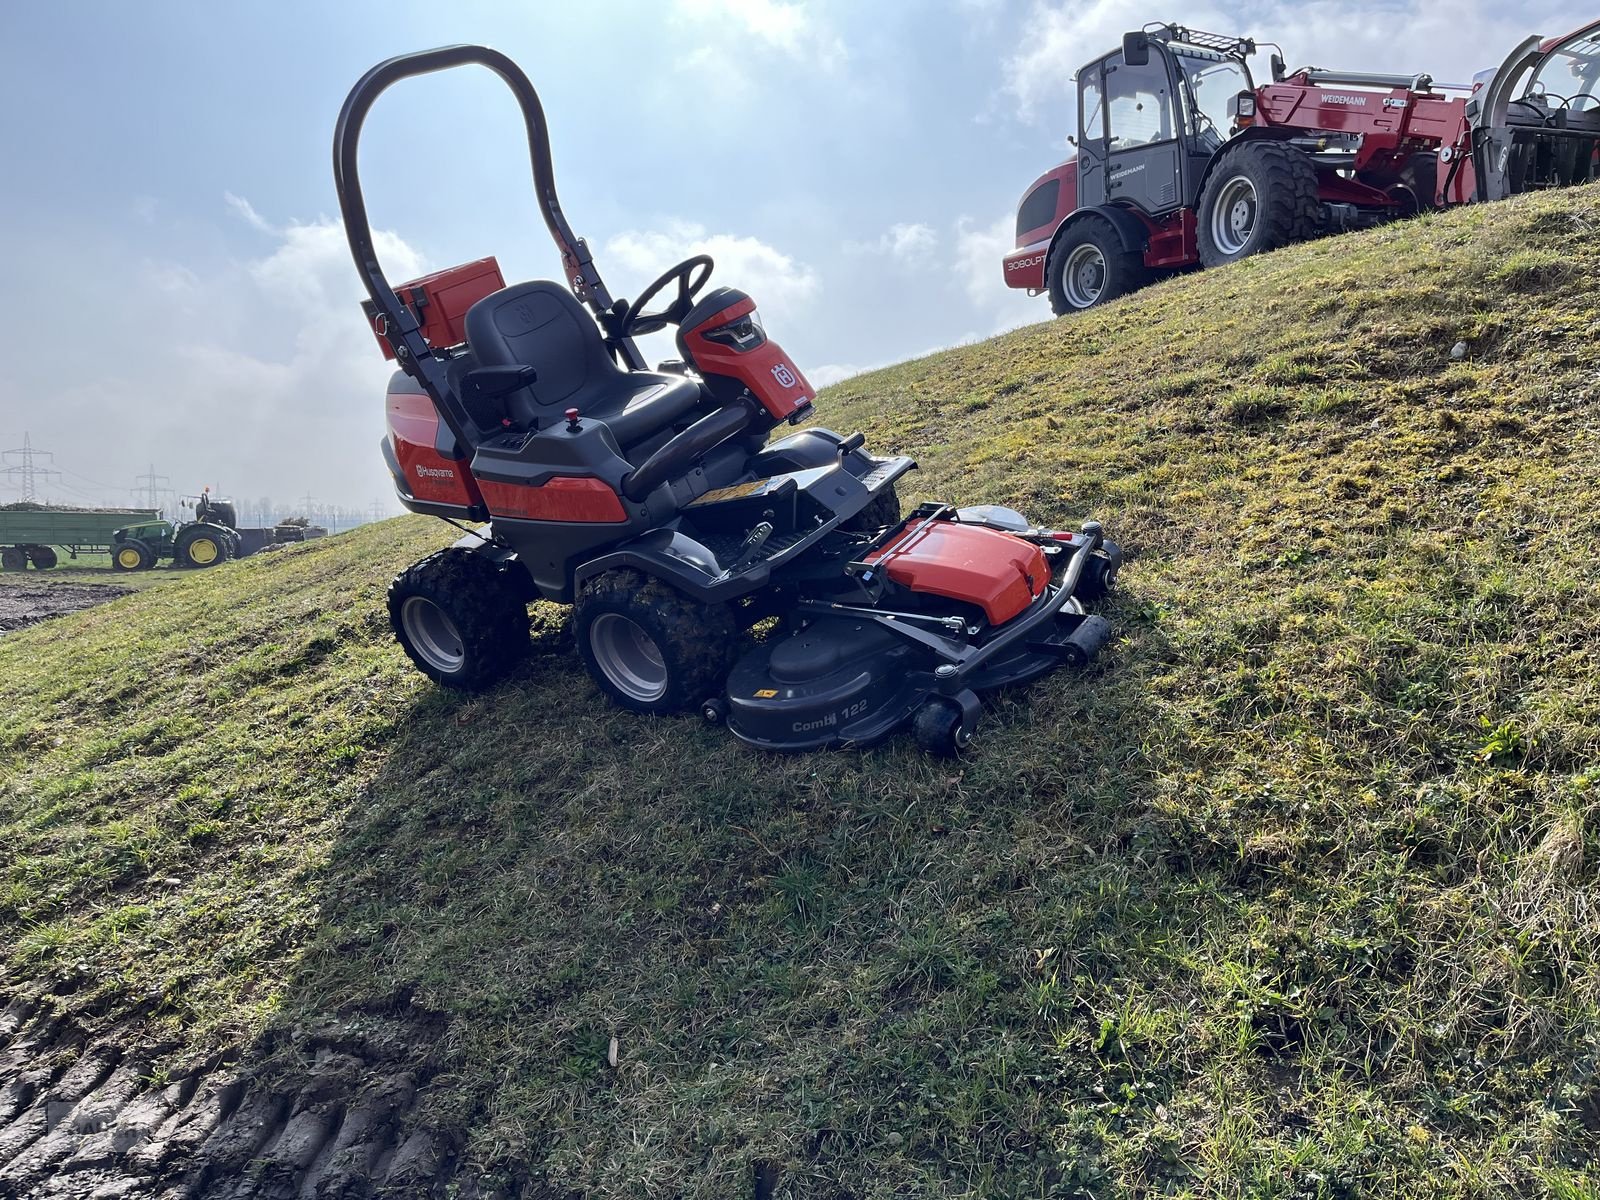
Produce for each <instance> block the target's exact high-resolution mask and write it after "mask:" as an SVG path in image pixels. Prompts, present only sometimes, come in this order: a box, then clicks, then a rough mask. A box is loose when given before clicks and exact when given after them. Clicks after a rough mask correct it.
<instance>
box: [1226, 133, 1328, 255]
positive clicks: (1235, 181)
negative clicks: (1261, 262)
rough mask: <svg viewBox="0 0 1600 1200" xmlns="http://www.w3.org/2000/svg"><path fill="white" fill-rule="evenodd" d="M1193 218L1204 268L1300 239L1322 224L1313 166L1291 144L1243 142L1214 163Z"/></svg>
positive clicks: (1302, 239)
mask: <svg viewBox="0 0 1600 1200" xmlns="http://www.w3.org/2000/svg"><path fill="white" fill-rule="evenodd" d="M1195 218H1196V220H1195V224H1196V225H1197V227H1198V234H1199V249H1200V261H1201V263H1203V264H1204V265H1205V266H1208V267H1220V266H1221V265H1222V264H1223V263H1230V262H1237V261H1239V259H1241V258H1248V257H1250V255H1252V254H1262V253H1264V252H1266V251H1268V250H1277V249H1279V248H1280V247H1283V246H1288V245H1291V244H1293V243H1294V242H1303V241H1306V240H1307V239H1309V238H1312V237H1315V236H1316V235H1317V233H1318V231H1319V230H1320V229H1321V227H1322V200H1321V199H1320V198H1319V196H1318V193H1317V169H1316V167H1314V166H1312V164H1311V160H1310V159H1309V158H1307V157H1306V156H1305V155H1304V154H1302V153H1301V152H1300V151H1299V150H1296V149H1294V148H1293V147H1292V146H1285V145H1283V144H1282V143H1279V142H1246V143H1245V144H1244V145H1242V146H1237V147H1235V148H1234V149H1232V150H1230V151H1228V152H1227V153H1226V154H1225V155H1223V156H1222V160H1221V161H1220V162H1218V163H1217V165H1216V169H1215V170H1213V171H1212V173H1211V178H1210V179H1208V180H1206V186H1205V187H1204V188H1203V189H1202V190H1201V192H1200V203H1199V205H1198V206H1197V211H1196V213H1195Z"/></svg>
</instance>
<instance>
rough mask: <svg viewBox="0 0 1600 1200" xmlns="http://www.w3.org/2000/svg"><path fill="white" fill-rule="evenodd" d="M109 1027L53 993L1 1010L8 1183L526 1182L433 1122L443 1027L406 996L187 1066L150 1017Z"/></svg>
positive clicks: (229, 1194)
mask: <svg viewBox="0 0 1600 1200" xmlns="http://www.w3.org/2000/svg"><path fill="white" fill-rule="evenodd" d="M94 1024H95V1022H93V1021H92V1020H88V1021H85V1020H83V1019H80V1018H77V1017H74V1016H71V1015H69V1014H68V1013H67V1012H66V1011H65V1009H64V1007H63V1006H62V1005H61V1004H60V1002H59V999H58V998H57V997H49V996H47V997H43V998H41V999H21V998H18V999H12V1000H11V1001H10V1003H9V1005H8V1006H7V1007H6V1008H5V1010H4V1012H3V1014H0V1196H7V1197H10V1196H15V1197H27V1198H33V1197H38V1198H40V1200H44V1198H46V1197H48V1198H52V1200H55V1198H64V1197H74V1198H77V1200H112V1198H119V1200H180V1198H182V1200H191V1198H198V1197H215V1198H217V1200H243V1198H245V1197H249V1198H252V1200H290V1198H310V1200H335V1198H340V1200H343V1198H347V1197H348V1198H355V1197H379V1196H393V1197H445V1196H449V1197H457V1198H459V1200H473V1198H480V1200H488V1198H489V1197H503V1196H510V1195H516V1194H520V1189H517V1188H516V1187H515V1185H511V1187H510V1188H509V1189H506V1188H504V1187H496V1186H493V1185H491V1184H489V1183H487V1182H486V1181H484V1180H483V1179H481V1178H480V1177H479V1176H478V1173H477V1172H476V1171H474V1170H473V1169H472V1168H471V1167H470V1166H469V1165H467V1164H465V1163H462V1162H460V1161H459V1160H458V1158H457V1156H456V1154H455V1153H454V1150H453V1147H452V1145H451V1142H450V1140H449V1139H448V1138H447V1137H445V1136H444V1135H442V1134H440V1133H439V1132H438V1131H437V1130H436V1129H433V1128H430V1127H429V1126H428V1125H427V1124H426V1123H425V1122H424V1121H423V1120H422V1119H421V1117H420V1113H419V1110H420V1105H419V1098H420V1097H422V1096H423V1095H424V1094H425V1093H426V1090H427V1087H428V1084H429V1081H430V1080H431V1078H432V1076H433V1074H434V1072H435V1070H436V1069H437V1068H436V1067H435V1066H434V1065H433V1059H434V1054H433V1050H434V1046H435V1045H436V1043H437V1037H438V1034H439V1032H440V1030H439V1029H438V1022H437V1019H436V1018H435V1017H434V1016H433V1014H429V1013H424V1012H420V1011H418V1010H416V1009H413V1008H411V1007H410V1006H409V1005H407V1004H405V1003H404V1002H399V1003H397V1005H396V1006H395V1007H394V1008H393V1009H391V1010H389V1011H386V1012H381V1013H377V1012H362V1013H355V1014H350V1015H348V1016H347V1017H345V1018H342V1019H341V1020H339V1021H337V1022H333V1023H330V1024H329V1026H328V1027H327V1028H325V1029H321V1030H317V1031H313V1032H306V1033H302V1034H299V1035H294V1036H284V1035H279V1036H278V1037H276V1038H274V1039H272V1040H270V1041H269V1042H267V1043H265V1044H261V1045H256V1046H252V1047H250V1048H249V1050H248V1052H247V1053H244V1054H239V1053H232V1054H224V1055H218V1056H213V1057H212V1058H210V1059H208V1060H205V1061H200V1062H193V1063H190V1064H188V1065H186V1066H182V1067H177V1068H161V1069H158V1068H157V1066H156V1064H158V1063H165V1062H169V1061H171V1060H173V1059H174V1058H178V1059H181V1057H182V1055H181V1052H180V1051H177V1049H176V1048H175V1047H174V1046H173V1045H171V1044H167V1045H151V1044H149V1043H147V1042H145V1043H141V1042H139V1041H137V1040H136V1038H137V1032H136V1030H137V1026H136V1025H131V1024H127V1023H122V1024H115V1025H111V1026H109V1027H107V1028H102V1029H100V1030H96V1029H95V1028H94ZM246 1063H258V1064H272V1066H271V1068H270V1069H269V1068H267V1067H258V1068H256V1069H255V1070H254V1071H252V1070H251V1069H249V1068H247V1067H246V1066H245V1065H243V1064H246Z"/></svg>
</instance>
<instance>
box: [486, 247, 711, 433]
mask: <svg viewBox="0 0 1600 1200" xmlns="http://www.w3.org/2000/svg"><path fill="white" fill-rule="evenodd" d="M466 324H467V345H468V347H469V348H470V349H471V351H472V358H473V360H474V361H475V362H476V363H477V364H478V365H479V366H484V367H510V366H528V367H532V368H534V370H536V371H537V372H538V373H539V375H538V379H537V380H536V381H535V382H534V384H533V385H532V386H530V387H525V388H520V389H518V390H517V391H514V392H511V393H510V394H508V395H507V396H505V397H504V404H505V413H504V415H505V417H506V418H507V419H509V420H510V421H512V422H513V423H514V424H515V425H517V426H519V427H521V428H525V429H543V428H545V427H547V426H549V425H553V424H555V423H556V422H557V421H561V420H565V413H566V410H567V409H569V408H575V409H577V410H578V413H579V415H581V416H583V417H586V418H588V419H589V420H592V421H602V422H604V423H605V425H606V427H607V428H608V429H610V430H611V436H612V437H614V438H615V439H616V441H617V445H618V447H619V448H620V449H622V450H624V451H626V450H627V449H628V448H629V447H632V446H636V445H638V444H639V443H641V442H644V441H647V440H648V439H650V438H652V437H654V436H655V435H656V434H658V433H661V432H663V431H664V430H666V429H668V428H669V427H671V426H672V424H673V423H674V422H676V421H678V420H679V419H680V418H682V417H684V416H685V415H687V414H688V413H690V412H692V411H693V410H694V408H695V407H696V406H697V405H698V404H699V403H700V401H701V399H702V397H703V393H702V392H701V390H700V385H699V384H698V383H696V382H695V381H694V380H692V379H685V378H684V377H683V376H681V375H659V374H656V373H655V372H653V371H627V370H624V369H623V368H622V367H619V366H618V365H617V364H616V361H615V360H614V359H612V357H611V355H610V354H609V353H608V352H607V351H606V346H605V341H604V340H603V339H602V338H601V336H600V329H599V327H598V326H597V325H595V323H594V318H593V317H591V316H590V315H589V313H588V310H586V309H585V308H584V307H583V305H581V304H579V303H578V300H577V298H576V297H574V296H573V294H572V293H571V292H569V291H567V289H566V288H564V287H563V286H561V285H560V284H559V283H552V282H550V281H549V280H545V279H539V280H534V281H532V282H530V283H519V284H514V285H513V286H511V287H508V288H503V289H501V290H500V291H498V292H495V293H494V294H493V295H490V296H485V297H484V298H483V299H482V300H479V301H478V302H477V303H476V304H474V305H473V306H472V307H471V308H470V309H468V310H467V323H466Z"/></svg>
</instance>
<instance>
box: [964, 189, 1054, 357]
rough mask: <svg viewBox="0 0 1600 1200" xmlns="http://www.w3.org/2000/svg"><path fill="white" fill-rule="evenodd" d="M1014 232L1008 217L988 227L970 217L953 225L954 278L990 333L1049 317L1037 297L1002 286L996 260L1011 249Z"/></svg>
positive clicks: (1000, 273) (1001, 278)
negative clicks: (954, 240)
mask: <svg viewBox="0 0 1600 1200" xmlns="http://www.w3.org/2000/svg"><path fill="white" fill-rule="evenodd" d="M1015 231H1016V220H1015V219H1014V218H1013V217H1011V216H1009V215H1007V216H1003V217H1001V218H1000V219H999V220H997V221H994V222H992V223H989V224H984V223H982V222H980V221H975V220H973V219H972V218H971V217H962V218H961V219H960V220H959V221H957V222H956V254H955V270H956V276H957V279H958V280H959V282H960V283H961V286H962V288H963V289H964V290H965V291H966V293H967V297H968V298H969V299H970V300H971V301H972V304H973V306H974V307H975V308H977V309H978V310H979V312H981V313H982V314H983V315H984V317H985V318H986V319H987V320H989V321H990V322H991V326H990V330H991V332H999V331H1000V330H1002V329H1014V328H1016V327H1017V326H1018V325H1025V324H1028V323H1030V322H1032V321H1040V320H1043V319H1044V318H1045V317H1048V316H1049V315H1050V309H1049V307H1048V305H1045V304H1044V301H1042V300H1040V299H1039V298H1038V297H1037V296H1029V295H1028V294H1027V293H1026V292H1023V291H1019V290H1017V289H1015V288H1009V287H1007V286H1006V283H1005V273H1004V270H1003V268H1002V267H1001V265H1000V260H1001V258H1002V257H1004V256H1005V254H1007V253H1008V252H1009V251H1010V250H1011V249H1012V247H1013V246H1014V244H1015V242H1016V239H1015V237H1014V236H1013V235H1014V234H1015ZM1041 306H1043V307H1042V308H1041ZM982 336H987V335H982Z"/></svg>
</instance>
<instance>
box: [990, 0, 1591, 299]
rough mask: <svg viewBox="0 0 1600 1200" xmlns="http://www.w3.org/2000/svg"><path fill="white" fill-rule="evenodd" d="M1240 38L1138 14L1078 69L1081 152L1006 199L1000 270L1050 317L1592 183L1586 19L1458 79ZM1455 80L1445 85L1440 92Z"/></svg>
mask: <svg viewBox="0 0 1600 1200" xmlns="http://www.w3.org/2000/svg"><path fill="white" fill-rule="evenodd" d="M1255 52H1256V42H1255V41H1254V40H1253V39H1251V38H1244V37H1230V36H1223V35H1220V34H1213V33H1205V32H1202V31H1200V30H1194V29H1187V28H1185V27H1183V26H1181V25H1170V24H1169V25H1159V26H1147V27H1146V28H1145V29H1143V30H1139V31H1136V32H1133V33H1128V34H1126V35H1124V37H1123V39H1122V45H1121V46H1120V47H1119V48H1118V49H1116V50H1113V51H1111V52H1110V53H1108V54H1105V55H1102V56H1101V57H1100V58H1098V59H1095V60H1094V61H1093V62H1091V63H1089V64H1088V65H1087V66H1085V67H1084V68H1083V69H1082V70H1081V71H1079V72H1078V132H1077V136H1076V137H1075V138H1073V139H1072V141H1073V142H1074V144H1075V145H1076V147H1077V154H1076V155H1075V156H1074V157H1073V158H1071V159H1069V160H1068V161H1066V162H1064V163H1062V164H1060V165H1059V166H1057V167H1055V168H1053V169H1051V170H1050V171H1047V172H1046V173H1045V174H1044V175H1042V176H1040V177H1039V178H1038V179H1037V180H1035V181H1034V183H1033V184H1032V186H1030V187H1029V188H1028V190H1027V192H1026V193H1025V195H1024V198H1023V200H1022V203H1021V205H1020V206H1019V208H1018V211H1017V228H1016V248H1015V249H1014V250H1012V251H1011V252H1010V253H1009V254H1007V255H1006V256H1005V258H1004V264H1003V265H1004V271H1005V280H1006V284H1007V286H1009V287H1014V288H1025V289H1027V290H1028V292H1029V293H1030V294H1039V293H1048V295H1049V297H1050V303H1051V307H1052V308H1053V309H1054V310H1055V312H1056V313H1057V314H1058V315H1059V314H1064V313H1069V312H1075V311H1079V310H1082V309H1086V308H1092V307H1093V306H1095V305H1097V304H1104V303H1106V302H1107V301H1109V300H1113V299H1115V298H1116V297H1118V296H1122V295H1125V294H1127V293H1128V292H1131V291H1134V290H1135V289H1137V288H1140V287H1143V286H1144V285H1145V284H1147V283H1150V282H1152V281H1154V280H1155V279H1157V278H1160V277H1161V276H1162V275H1164V274H1167V273H1169V272H1171V271H1175V270H1180V269H1183V268H1187V267H1192V266H1195V265H1201V266H1206V267H1214V266H1219V265H1221V264H1223V263H1227V262H1232V261H1234V260H1236V259H1240V258H1245V257H1247V256H1249V255H1252V254H1258V253H1261V252H1263V251H1267V250H1273V249H1277V248H1278V247H1280V246H1285V245H1288V244H1290V243H1293V242H1297V241H1303V240H1305V239H1307V238H1311V237H1315V236H1318V235H1320V234H1323V233H1329V232H1338V231H1342V230H1347V229H1358V228H1363V227H1366V226H1369V225H1375V224H1378V223H1380V222H1383V221H1387V220H1392V219H1394V218H1397V217H1406V216H1413V215H1415V214H1417V213H1419V212H1423V211H1426V210H1429V209H1437V208H1445V207H1449V206H1452V205H1457V204H1465V203H1469V202H1471V201H1477V200H1499V199H1504V198H1505V197H1507V196H1512V195H1515V194H1517V193H1520V192H1526V191H1533V190H1538V189H1544V188H1553V187H1565V186H1570V185H1573V184H1579V183H1586V182H1589V181H1591V180H1594V179H1597V178H1600V21H1592V22H1590V23H1588V24H1587V25H1585V26H1583V27H1582V28H1580V29H1578V30H1575V31H1574V32H1572V33H1569V34H1567V35H1565V36H1563V37H1556V38H1548V39H1544V38H1539V37H1530V38H1528V39H1527V40H1525V41H1524V42H1523V43H1522V44H1521V45H1520V46H1518V47H1517V48H1516V49H1515V50H1514V51H1512V53H1511V54H1510V55H1509V56H1508V57H1507V58H1506V60H1505V61H1504V62H1503V63H1502V64H1501V65H1500V67H1499V68H1498V69H1495V70H1489V71H1482V72H1480V73H1479V74H1478V75H1477V76H1476V77H1475V78H1474V80H1473V81H1472V84H1471V86H1470V88H1469V87H1465V86H1461V87H1457V86H1452V85H1441V84H1438V83H1436V82H1435V81H1434V80H1433V79H1432V77H1431V76H1428V75H1425V74H1418V75H1388V74H1376V73H1372V72H1364V71H1329V70H1323V69H1320V68H1316V67H1302V68H1299V69H1297V70H1293V71H1290V70H1288V69H1286V68H1285V65H1284V62H1283V59H1282V57H1281V52H1280V53H1274V54H1273V55H1272V57H1271V73H1272V78H1271V80H1270V81H1269V82H1267V83H1264V84H1261V85H1259V86H1258V85H1257V84H1256V83H1255V81H1254V79H1253V78H1252V77H1251V73H1250V68H1249V65H1248V62H1247V60H1248V59H1249V58H1250V57H1251V56H1252V55H1253V54H1254V53H1255ZM1451 93H1455V94H1451Z"/></svg>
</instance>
